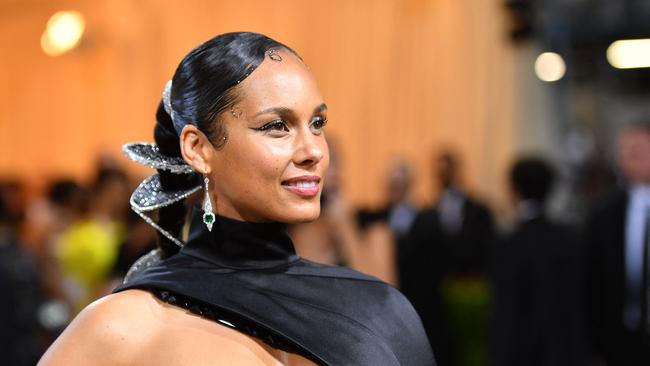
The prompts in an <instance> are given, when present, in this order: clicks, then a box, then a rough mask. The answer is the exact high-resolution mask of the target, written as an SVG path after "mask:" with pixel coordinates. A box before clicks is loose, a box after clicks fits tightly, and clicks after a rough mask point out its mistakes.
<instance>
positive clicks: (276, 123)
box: [254, 119, 286, 131]
mask: <svg viewBox="0 0 650 366" xmlns="http://www.w3.org/2000/svg"><path fill="white" fill-rule="evenodd" d="M275 127H282V129H283V130H286V123H285V122H284V121H283V120H281V119H278V120H275V121H271V122H269V123H267V124H265V125H264V126H262V127H258V128H254V130H256V131H268V130H271V129H273V128H275Z"/></svg>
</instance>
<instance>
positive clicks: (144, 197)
mask: <svg viewBox="0 0 650 366" xmlns="http://www.w3.org/2000/svg"><path fill="white" fill-rule="evenodd" d="M122 152H124V155H126V156H127V157H128V158H129V159H131V160H133V161H135V162H137V163H140V164H142V165H145V166H148V167H150V168H153V169H158V170H165V171H168V172H170V173H173V174H190V173H193V172H194V169H192V167H191V166H189V165H188V164H187V163H186V162H185V160H183V159H182V158H180V157H171V156H167V155H164V154H163V153H161V152H160V149H159V148H158V146H156V145H155V144H151V143H147V142H132V143H128V144H126V145H124V146H123V147H122ZM201 187H202V185H201V184H200V183H199V184H197V185H196V186H195V187H191V188H188V189H184V190H176V191H165V190H163V189H162V185H161V183H160V176H159V175H158V174H155V175H152V176H151V177H149V178H147V179H145V180H144V181H143V182H142V183H140V185H139V186H138V188H136V189H135V191H134V192H133V194H132V195H131V200H130V203H131V209H132V210H133V211H134V212H135V213H137V214H138V215H139V216H140V217H142V219H144V221H146V222H147V223H148V224H149V225H151V226H153V227H154V228H155V229H156V230H158V231H159V232H160V233H161V234H163V235H164V236H165V237H166V238H167V239H169V240H170V241H171V242H173V243H174V244H176V245H178V246H183V242H182V241H181V240H179V239H178V238H176V237H174V236H173V235H172V234H171V233H170V232H168V231H167V230H165V229H163V228H162V227H161V226H160V225H158V223H156V221H154V220H153V219H152V218H151V217H149V216H148V215H147V213H148V212H151V211H154V210H157V209H159V208H161V207H166V206H169V205H171V204H173V203H176V202H179V201H182V200H184V199H186V198H187V197H189V196H190V195H191V194H193V193H194V192H197V191H198V190H200V189H201Z"/></svg>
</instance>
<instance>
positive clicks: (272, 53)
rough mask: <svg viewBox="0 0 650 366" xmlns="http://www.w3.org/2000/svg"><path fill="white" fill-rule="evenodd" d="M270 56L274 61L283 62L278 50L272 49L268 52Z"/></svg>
mask: <svg viewBox="0 0 650 366" xmlns="http://www.w3.org/2000/svg"><path fill="white" fill-rule="evenodd" d="M266 54H267V55H269V58H270V59H271V60H273V61H282V56H280V54H279V53H278V50H276V49H274V48H272V49H270V50H268V51H267V52H266Z"/></svg>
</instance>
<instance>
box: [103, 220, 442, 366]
mask: <svg viewBox="0 0 650 366" xmlns="http://www.w3.org/2000/svg"><path fill="white" fill-rule="evenodd" d="M195 211H199V210H195ZM127 289H144V290H148V291H151V292H153V293H154V294H156V295H157V296H158V297H159V298H161V299H162V300H164V301H167V302H170V303H172V304H175V305H179V306H182V307H186V308H188V309H190V310H191V311H193V312H195V313H198V314H201V315H203V316H204V317H206V318H208V319H212V320H215V321H220V322H222V323H224V324H228V325H232V326H233V327H234V328H236V329H237V330H239V331H242V332H244V333H247V334H249V335H252V336H255V337H258V338H260V339H262V340H263V341H265V342H266V343H268V344H270V345H271V346H274V347H277V348H280V349H285V350H289V351H293V352H296V353H299V354H302V355H304V356H305V357H307V358H309V359H311V360H313V361H314V362H317V363H318V364H321V365H372V366H381V365H414V366H415V365H435V361H434V358H433V354H432V351H431V348H430V346H429V343H428V341H427V337H426V335H425V333H424V330H423V328H422V324H421V322H420V318H419V317H418V315H417V313H416V312H415V311H414V310H413V308H412V306H411V304H410V303H409V302H408V300H406V298H405V297H404V296H403V295H402V294H401V293H400V292H399V291H397V290H396V289H394V288H393V287H391V286H389V285H387V284H385V283H383V282H381V281H379V280H377V279H375V278H373V277H370V276H367V275H364V274H361V273H359V272H356V271H353V270H351V269H348V268H343V267H335V266H328V265H322V264H317V263H314V262H310V261H308V260H305V259H302V258H300V257H299V256H298V255H296V253H295V250H294V247H293V244H292V242H291V239H290V238H289V236H288V235H287V230H286V226H285V225H282V224H275V223H271V224H253V223H248V222H242V221H236V220H231V219H228V218H224V217H218V218H217V221H216V222H215V224H214V227H213V228H212V232H208V231H207V230H206V229H205V226H204V225H203V223H202V222H201V215H200V213H199V212H195V213H194V217H193V222H192V226H191V229H190V236H189V240H188V242H187V244H186V245H185V247H183V248H182V249H181V251H180V252H179V253H178V254H176V255H174V256H172V257H170V258H168V259H166V260H163V261H162V262H160V263H158V264H156V265H154V266H152V267H150V268H148V269H147V270H145V271H143V272H142V273H140V274H138V275H136V276H135V277H134V278H132V279H131V280H130V281H129V282H128V283H127V284H125V285H122V286H120V287H119V288H118V289H117V290H116V291H123V290H127Z"/></svg>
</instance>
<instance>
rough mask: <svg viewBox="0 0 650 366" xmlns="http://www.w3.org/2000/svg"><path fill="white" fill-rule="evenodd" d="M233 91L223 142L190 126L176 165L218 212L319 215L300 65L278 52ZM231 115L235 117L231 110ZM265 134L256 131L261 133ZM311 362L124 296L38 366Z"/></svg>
mask: <svg viewBox="0 0 650 366" xmlns="http://www.w3.org/2000/svg"><path fill="white" fill-rule="evenodd" d="M277 54H279V55H280V56H281V57H282V61H280V62H277V61H272V60H269V59H268V58H267V59H266V60H265V61H264V62H262V64H260V66H259V67H258V68H257V69H256V70H255V71H254V72H253V73H252V74H251V75H250V76H249V77H248V78H246V79H245V80H244V81H243V82H242V83H241V84H240V86H239V87H238V89H239V90H238V92H240V98H239V100H238V101H237V103H236V104H235V105H234V106H233V109H232V111H229V112H224V113H222V114H221V116H218V118H220V122H221V123H224V124H225V128H226V131H227V136H228V137H227V141H226V143H225V145H223V147H221V148H220V149H218V150H217V149H215V148H214V147H213V146H212V144H211V143H210V142H209V141H208V139H207V137H206V136H205V135H204V134H203V133H202V132H201V131H199V130H198V129H196V127H194V126H186V127H185V128H184V129H183V131H182V134H181V136H180V140H181V151H182V155H183V158H184V159H185V160H186V161H187V162H188V163H189V164H190V165H192V167H194V168H195V170H196V171H198V172H200V173H203V174H205V175H206V176H207V177H209V178H210V192H209V193H210V197H211V199H212V203H213V207H214V208H215V211H216V213H218V214H220V215H223V216H226V217H230V218H233V219H238V220H246V221H251V222H268V221H278V222H284V223H298V222H306V221H311V220H314V219H316V218H317V217H318V215H319V213H320V203H319V201H320V192H321V189H322V184H323V181H322V178H323V175H324V174H325V172H326V170H327V166H328V164H329V154H328V148H327V142H326V141H325V136H324V132H323V130H322V127H323V123H322V122H318V121H326V115H325V113H326V108H324V102H323V98H322V96H321V93H320V91H319V89H318V86H317V85H316V82H315V80H314V77H313V75H312V74H311V73H310V72H309V70H308V68H307V67H306V66H305V65H304V64H303V63H302V61H300V60H299V59H298V58H297V57H295V56H294V55H293V54H291V53H289V52H286V51H282V50H280V51H277ZM233 111H235V112H236V113H233ZM269 123H272V127H270V128H267V129H266V130H264V131H260V130H259V128H260V127H262V126H268V125H269ZM303 176H310V177H311V179H313V180H318V182H319V183H318V188H317V190H316V192H315V194H313V195H310V196H308V197H307V196H305V195H301V194H297V193H295V192H294V191H291V190H289V189H287V188H286V182H287V180H290V179H294V178H296V177H303ZM91 364H92V365H100V366H101V365H135V364H137V365H163V364H164V365H244V366H247V365H251V366H252V365H292V366H296V365H313V363H312V362H310V361H308V360H306V359H304V358H302V357H300V356H297V355H292V354H286V353H284V352H281V351H279V350H276V349H273V348H270V347H269V346H267V345H266V344H264V343H263V342H261V341H259V340H257V339H255V338H252V337H248V336H246V335H245V334H243V333H240V332H238V331H236V330H233V329H231V328H229V327H227V326H224V325H221V324H219V323H216V322H214V321H211V320H207V319H204V318H201V317H199V316H196V315H194V314H192V313H190V312H187V311H185V310H184V309H181V308H178V307H175V306H172V305H169V304H166V303H164V302H162V301H160V300H158V299H157V298H156V297H154V296H153V295H151V294H150V293H148V292H145V291H140V290H127V291H123V292H119V293H116V294H111V295H109V296H106V297H104V298H102V299H100V300H97V301H96V302H94V303H93V304H91V305H90V306H88V307H87V308H86V309H84V310H83V311H82V312H81V313H80V314H79V316H77V318H75V320H74V321H73V322H72V323H71V324H70V325H69V326H68V328H66V330H65V331H64V332H63V334H62V335H61V336H60V337H59V338H58V339H57V340H56V342H55V343H54V344H53V345H52V346H51V347H50V349H49V350H48V351H47V352H46V354H45V355H44V356H43V358H42V359H41V361H40V362H39V365H66V366H68V365H72V366H74V365H91Z"/></svg>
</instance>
